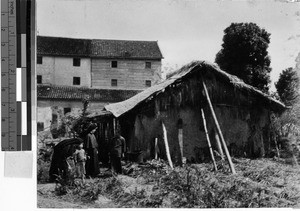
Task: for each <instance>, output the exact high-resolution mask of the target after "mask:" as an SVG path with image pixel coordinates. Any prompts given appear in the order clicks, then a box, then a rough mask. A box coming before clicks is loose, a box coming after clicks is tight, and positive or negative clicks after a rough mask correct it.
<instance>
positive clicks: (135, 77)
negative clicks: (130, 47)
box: [92, 59, 161, 90]
mask: <svg viewBox="0 0 300 211" xmlns="http://www.w3.org/2000/svg"><path fill="white" fill-rule="evenodd" d="M111 61H112V59H92V87H93V88H105V89H136V90H138V89H145V88H147V87H146V85H145V81H146V80H151V85H153V84H155V83H157V82H159V81H160V80H161V61H151V60H150V61H149V62H151V69H147V68H145V62H146V61H145V60H142V61H141V60H114V61H118V67H117V68H111ZM111 79H117V80H118V86H111Z"/></svg>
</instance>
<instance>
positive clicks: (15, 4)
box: [1, 0, 35, 151]
mask: <svg viewBox="0 0 300 211" xmlns="http://www.w3.org/2000/svg"><path fill="white" fill-rule="evenodd" d="M34 4H35V1H30V0H1V148H2V150H4V151H23V150H31V137H32V136H31V131H32V125H31V122H32V117H31V116H32V115H31V114H32V112H31V110H32V109H31V106H32V101H31V96H32V89H33V88H34V83H32V81H33V80H32V79H33V78H34V77H33V75H32V74H34V72H35V71H32V70H34V68H33V67H34V57H33V56H32V53H33V52H35V50H34V49H35V48H34V40H35V37H34V35H35V32H34V30H32V27H33V28H34V21H35V20H33V18H34V16H32V13H35V11H34V10H33V9H32V8H34V7H32V6H35V5H34ZM34 89H35V88H34Z"/></svg>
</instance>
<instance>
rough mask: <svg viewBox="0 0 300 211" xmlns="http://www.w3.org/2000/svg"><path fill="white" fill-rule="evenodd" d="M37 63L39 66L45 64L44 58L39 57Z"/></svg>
mask: <svg viewBox="0 0 300 211" xmlns="http://www.w3.org/2000/svg"><path fill="white" fill-rule="evenodd" d="M36 63H37V64H43V57H42V56H37V57H36Z"/></svg>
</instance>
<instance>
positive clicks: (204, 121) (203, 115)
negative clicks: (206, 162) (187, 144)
mask: <svg viewBox="0 0 300 211" xmlns="http://www.w3.org/2000/svg"><path fill="white" fill-rule="evenodd" d="M201 115H202V120H203V127H204V131H205V135H206V140H207V144H208V147H209V151H210V155H211V159H212V161H213V163H214V167H215V171H218V168H217V164H216V161H215V157H214V153H213V150H212V147H211V144H210V140H209V135H208V132H207V127H206V120H205V114H204V111H203V108H201Z"/></svg>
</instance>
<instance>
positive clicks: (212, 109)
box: [202, 81, 236, 174]
mask: <svg viewBox="0 0 300 211" xmlns="http://www.w3.org/2000/svg"><path fill="white" fill-rule="evenodd" d="M202 84H203V88H204V92H205V96H206V99H207V102H208V105H209V108H210V111H211V114H212V116H213V119H214V123H215V125H216V127H217V131H218V133H219V136H220V139H221V142H222V144H223V147H224V151H225V154H226V157H227V160H228V163H229V166H230V169H231V172H232V173H233V174H236V172H235V169H234V165H233V163H232V160H231V157H230V154H229V152H228V149H227V146H226V142H225V140H224V137H223V134H222V131H221V128H220V125H219V122H218V120H217V117H216V114H215V111H214V108H213V106H212V104H211V101H210V98H209V95H208V91H207V88H206V85H205V83H204V81H202Z"/></svg>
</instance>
